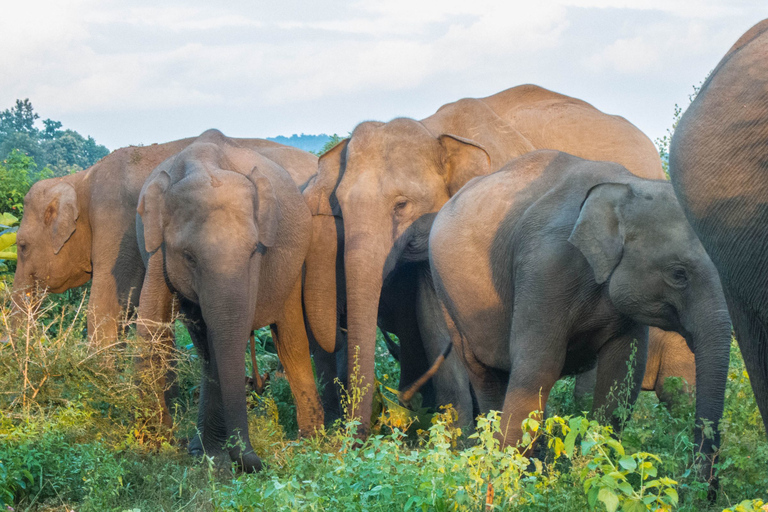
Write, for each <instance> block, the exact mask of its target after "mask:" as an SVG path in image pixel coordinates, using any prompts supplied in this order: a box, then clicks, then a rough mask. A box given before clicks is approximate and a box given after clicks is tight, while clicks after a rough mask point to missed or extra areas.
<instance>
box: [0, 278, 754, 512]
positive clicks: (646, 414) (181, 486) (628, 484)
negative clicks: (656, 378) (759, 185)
mask: <svg viewBox="0 0 768 512" xmlns="http://www.w3.org/2000/svg"><path fill="white" fill-rule="evenodd" d="M86 292H87V290H86V291H84V290H80V291H78V292H74V293H72V294H71V296H70V297H68V298H66V300H64V299H61V298H59V299H55V298H53V300H51V299H47V300H46V301H44V302H41V303H40V304H38V305H37V312H36V315H35V318H36V320H35V321H33V322H32V323H30V324H29V325H28V326H24V328H23V329H22V330H21V332H20V333H18V335H17V336H14V337H13V342H12V343H0V410H1V411H2V416H0V503H1V504H0V510H2V509H3V507H6V508H8V509H9V510H10V508H12V509H14V510H78V511H89V510H94V511H106V510H116V511H123V510H131V511H134V510H141V511H145V512H146V511H170V510H553V511H556V510H569V511H570V510H588V509H590V508H591V507H594V508H595V509H596V510H611V509H612V507H614V506H615V507H617V509H620V510H680V511H696V512H705V511H710V510H712V511H714V510H722V509H723V508H725V507H733V506H737V505H739V504H740V503H741V502H742V501H743V500H747V499H752V498H760V499H764V500H765V499H766V497H767V490H768V472H767V471H766V467H768V442H766V436H765V432H764V430H763V425H762V421H761V418H760V415H759V413H758V412H757V407H756V405H755V402H754V397H753V395H752V390H751V389H750V387H749V381H748V378H747V376H746V372H745V370H744V365H743V362H742V360H741V357H740V354H739V352H738V348H737V347H736V345H735V343H734V344H733V345H732V352H731V366H730V371H729V376H728V388H727V394H726V410H725V415H724V418H723V422H722V447H721V457H720V462H719V464H718V466H719V467H718V476H719V480H720V486H721V490H720V493H719V495H718V501H717V503H716V504H710V503H708V502H707V501H706V489H707V488H706V485H705V484H703V483H701V482H697V481H696V480H695V478H694V475H695V470H694V469H693V463H694V447H693V443H692V440H693V427H692V426H693V418H694V411H693V406H692V405H691V404H690V403H688V402H687V401H686V400H681V401H680V403H678V404H676V405H675V406H674V407H673V408H672V410H671V411H670V410H668V409H667V408H666V407H665V406H664V405H661V404H659V403H658V401H657V400H656V397H655V395H653V394H652V393H643V394H641V397H640V399H639V401H638V403H637V405H636V407H634V409H632V412H631V417H630V419H629V421H628V423H627V426H626V428H625V429H624V431H623V432H622V433H621V435H620V436H619V437H614V436H612V435H611V434H610V431H609V430H608V429H607V428H606V427H603V426H601V425H599V424H598V423H596V422H594V421H590V420H589V419H587V418H584V417H582V409H583V408H584V405H583V404H576V403H575V402H574V400H573V393H572V391H573V382H572V379H563V380H561V381H560V382H559V383H558V384H557V386H556V388H555V390H554V391H553V393H552V394H551V398H550V408H551V413H552V416H551V417H550V418H548V419H547V420H543V419H542V418H541V417H538V416H532V417H531V418H530V419H529V420H528V422H527V424H526V426H527V429H528V432H529V437H530V438H531V439H538V440H539V443H540V446H543V447H544V450H543V451H544V452H545V456H544V458H543V461H535V460H531V459H527V458H526V457H523V456H522V455H521V454H520V453H519V452H518V451H516V450H512V449H504V450H502V449H500V448H499V446H498V442H497V441H496V437H495V436H494V432H495V431H496V430H497V429H498V415H495V414H489V415H487V416H483V417H480V419H479V423H478V427H477V429H476V431H475V432H473V433H469V432H464V433H462V432H460V431H459V429H457V428H455V427H454V426H453V421H452V419H453V417H454V416H453V413H452V411H451V410H450V409H449V410H447V411H443V413H442V414H437V415H435V416H434V418H433V421H432V426H431V427H430V428H429V430H427V431H424V432H422V433H421V434H420V435H415V434H411V435H406V434H405V432H404V431H403V430H404V427H403V426H402V425H400V424H395V423H393V422H391V421H389V420H387V417H388V416H387V415H384V419H383V420H382V423H383V424H381V427H382V428H381V429H380V431H379V432H380V433H378V434H376V435H373V436H371V437H370V438H369V439H368V440H367V441H366V442H365V443H359V442H357V441H356V439H355V438H354V436H353V435H352V432H353V431H354V426H355V424H354V422H349V423H347V424H339V425H337V426H336V427H335V428H333V429H330V430H329V431H322V432H320V433H319V434H318V435H317V436H314V437H311V438H303V439H296V422H295V407H294V406H293V401H292V397H291V394H290V388H289V387H288V385H287V382H286V381H285V379H282V378H276V377H273V380H272V381H271V382H270V384H269V386H268V388H267V391H266V392H265V394H264V395H263V396H256V395H255V394H251V395H249V407H250V434H251V441H252V443H253V446H254V449H255V450H256V451H257V453H259V454H260V456H261V457H262V459H263V460H264V462H265V463H266V468H265V470H264V471H263V472H261V473H259V474H256V475H250V474H248V475H246V474H240V473H238V472H237V471H236V470H235V469H234V468H233V467H232V465H231V464H230V463H229V462H228V461H226V460H214V459H203V460H197V459H195V458H193V457H191V456H188V455H186V450H185V442H186V439H187V438H188V436H189V435H190V434H191V433H192V432H194V421H195V418H196V412H197V410H196V400H197V385H198V380H199V371H200V370H199V364H198V363H199V362H198V360H197V356H196V355H195V352H194V350H193V349H192V347H191V342H190V340H189V338H188V335H187V334H186V332H185V331H184V329H183V327H181V326H180V325H177V327H176V329H177V345H178V347H177V348H178V350H177V353H176V354H175V357H174V360H175V363H176V367H177V370H178V375H179V382H180V388H181V392H180V394H179V398H178V400H177V403H176V407H175V409H174V419H175V423H174V425H175V426H174V428H173V429H172V430H170V431H168V430H165V429H163V428H162V427H161V426H159V425H157V422H156V415H155V414H154V411H156V409H157V407H156V402H157V399H158V397H157V396H156V395H154V394H153V393H152V392H151V391H148V390H147V389H146V388H143V387H142V386H143V384H142V383H141V379H139V378H138V377H139V374H140V370H138V369H137V365H136V364H135V360H136V357H137V356H139V355H141V354H142V353H143V352H142V351H143V350H146V349H147V347H143V346H142V345H141V343H138V342H137V341H136V340H135V339H134V338H133V336H132V335H131V334H130V333H129V334H128V335H126V337H125V339H124V342H123V343H120V344H116V345H114V346H112V347H110V348H109V349H107V350H103V351H100V352H95V353H94V351H92V350H91V349H90V347H89V346H88V344H87V342H86V341H85V340H84V339H83V330H84V326H85V320H84V318H83V312H84V311H83V309H84V306H81V304H84V301H85V295H84V294H86ZM4 293H5V295H3V296H2V297H0V323H1V322H3V320H4V319H6V318H7V315H8V305H9V303H8V296H7V292H4ZM259 334H260V336H259V338H260V341H261V343H259V344H257V359H258V364H259V366H260V367H261V368H260V369H261V371H262V372H264V371H265V370H267V369H270V370H272V371H274V370H275V369H276V366H277V360H276V358H275V357H274V355H273V354H271V353H269V352H268V351H267V350H265V347H267V346H268V345H269V336H268V333H267V332H266V331H262V332H260V333H259ZM384 350H385V349H383V348H382V347H379V350H378V352H377V354H378V356H379V360H380V363H379V365H378V367H377V376H378V379H379V381H380V382H382V383H383V384H385V385H387V386H390V387H396V383H397V375H398V368H397V365H396V364H395V363H394V362H393V360H392V359H391V358H390V357H389V355H388V354H387V353H386V352H385V351H384ZM667 385H670V386H679V385H680V383H679V382H677V383H676V382H674V381H673V380H672V381H670V382H668V384H667ZM352 395H353V396H354V393H353V394H352ZM651 473H652V474H651ZM673 496H674V497H675V499H673ZM646 502H647V503H646ZM640 506H642V507H643V508H637V507H640ZM741 506H742V507H744V508H743V510H750V508H749V507H753V508H754V503H753V502H748V503H745V504H744V505H741ZM755 510H758V509H755Z"/></svg>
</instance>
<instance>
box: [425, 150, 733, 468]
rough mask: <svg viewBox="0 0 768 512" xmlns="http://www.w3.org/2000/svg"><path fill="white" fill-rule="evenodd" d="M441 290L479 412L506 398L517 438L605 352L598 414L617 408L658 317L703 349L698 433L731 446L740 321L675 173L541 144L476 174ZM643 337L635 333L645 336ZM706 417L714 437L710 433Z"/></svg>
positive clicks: (465, 195)
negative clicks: (731, 365)
mask: <svg viewBox="0 0 768 512" xmlns="http://www.w3.org/2000/svg"><path fill="white" fill-rule="evenodd" d="M429 256H430V264H431V267H432V274H433V278H434V282H435V289H436V291H437V295H438V297H439V299H440V301H441V304H442V305H443V308H444V310H445V311H446V312H447V313H446V314H447V317H448V318H449V319H450V322H452V324H453V326H452V333H453V334H452V340H453V347H454V350H455V351H457V352H458V353H459V354H460V357H461V359H462V361H463V362H464V364H465V366H466V367H467V369H468V371H469V375H470V380H471V381H472V387H473V389H474V391H475V394H476V396H477V400H478V404H479V406H480V410H481V412H487V411H489V410H491V409H497V410H498V409H501V410H502V411H503V412H502V417H501V432H502V438H503V442H504V443H505V444H512V445H515V444H516V443H517V442H518V441H519V440H520V439H521V438H522V434H523V432H522V430H521V424H522V422H523V420H524V419H525V418H526V417H528V415H529V414H530V413H531V412H532V411H535V410H537V409H539V408H540V406H542V405H546V402H547V398H548V396H549V392H550V390H551V388H552V386H553V385H554V383H555V381H556V380H557V379H559V378H560V377H561V376H564V375H572V374H574V373H578V372H580V371H582V370H583V369H584V368H585V367H586V368H588V367H591V366H592V365H594V364H595V361H596V362H597V384H596V386H595V399H594V403H593V410H594V411H604V413H605V414H606V415H607V417H608V418H610V419H611V420H612V422H613V423H614V426H616V427H619V426H621V422H620V421H619V420H618V419H617V418H615V417H614V416H613V414H612V413H613V411H614V410H615V409H616V407H617V406H618V405H619V401H620V399H621V394H620V393H612V392H611V388H613V387H614V386H616V385H620V384H621V383H623V382H624V381H625V378H626V376H627V366H626V362H627V361H628V360H629V359H630V356H631V354H632V353H633V348H634V347H636V352H635V362H636V368H637V370H636V371H635V372H634V373H633V379H632V381H631V385H630V389H629V401H630V403H633V402H634V400H635V399H636V398H637V394H638V392H639V390H640V385H641V383H642V380H643V369H644V368H645V365H646V359H647V355H648V348H647V347H648V328H647V326H648V325H654V326H656V327H659V328H662V329H665V330H670V331H675V332H677V333H679V334H680V335H682V336H684V337H685V339H686V341H687V343H688V345H689V346H690V347H692V349H693V351H694V353H695V357H696V382H697V387H696V416H697V418H698V421H697V422H696V429H695V437H696V441H695V444H696V446H698V447H701V451H702V453H703V454H705V455H706V456H707V461H706V462H705V463H704V465H703V467H704V471H703V473H704V476H706V477H707V478H709V477H711V473H710V470H711V457H712V456H713V451H714V449H713V447H714V446H719V444H720V443H719V434H718V432H717V426H718V422H719V420H720V417H721V416H722V413H723V403H724V395H725V383H726V378H727V371H728V358H729V349H730V337H731V333H730V321H729V318H728V313H727V311H726V310H725V299H724V296H723V292H722V288H721V286H720V279H719V277H718V275H717V271H716V270H715V267H714V265H713V264H712V262H711V260H710V259H709V257H708V256H707V253H706V252H705V251H704V248H703V247H702V245H701V243H700V242H699V241H698V239H697V238H696V234H695V233H694V232H693V230H692V229H691V226H690V225H689V224H688V221H687V220H686V218H685V216H684V214H683V211H682V209H681V208H680V205H679V203H678V201H677V198H676V197H675V195H674V191H673V190H672V185H671V184H670V183H669V182H666V181H664V180H646V179H642V178H638V177H637V176H635V175H633V174H631V173H629V172H628V171H627V170H626V169H625V168H624V167H622V166H620V165H618V164H616V163H613V162H595V161H590V160H583V159H580V158H577V157H575V156H572V155H569V154H566V153H561V152H557V151H549V150H543V151H536V152H533V153H530V154H527V155H524V156H522V157H520V158H518V159H516V160H513V161H512V162H510V163H509V164H508V165H506V166H505V167H503V168H502V169H501V170H500V171H498V172H496V173H494V174H492V175H490V176H485V177H482V178H478V179H476V180H473V181H472V182H471V183H469V184H468V185H467V186H465V187H464V188H463V189H462V190H461V191H460V192H459V193H458V194H456V195H455V196H454V197H453V198H451V200H450V201H448V203H446V204H445V206H443V208H442V209H441V210H440V213H438V215H437V217H436V219H435V221H434V224H433V227H432V231H431V233H430V238H429ZM633 341H634V342H636V344H635V343H634V342H633ZM702 420H703V421H706V422H710V423H711V425H712V427H713V429H714V437H713V438H708V439H705V438H704V436H703V432H702Z"/></svg>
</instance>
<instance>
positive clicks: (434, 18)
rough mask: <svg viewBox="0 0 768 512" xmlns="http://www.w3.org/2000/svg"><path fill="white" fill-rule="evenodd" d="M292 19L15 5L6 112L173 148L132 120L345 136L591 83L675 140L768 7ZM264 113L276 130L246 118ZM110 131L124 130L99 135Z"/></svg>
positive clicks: (85, 1) (740, 4)
mask: <svg viewBox="0 0 768 512" xmlns="http://www.w3.org/2000/svg"><path fill="white" fill-rule="evenodd" d="M288 3H290V2H288ZM291 5H293V4H291ZM289 7H291V6H286V5H283V4H282V3H259V4H258V7H254V5H253V4H251V3H245V4H244V6H242V7H237V6H235V5H233V4H231V3H227V4H226V5H221V4H215V5H213V4H204V3H202V2H201V3H199V4H193V5H190V3H189V2H179V1H178V0H176V1H173V0H171V1H168V2H164V3H163V4H161V5H157V4H154V3H150V2H149V1H147V0H140V1H137V2H133V3H131V4H129V5H126V4H125V3H124V2H120V1H118V0H112V1H109V2H104V1H97V0H71V1H68V2H60V1H59V0H28V1H26V2H24V3H21V2H13V3H11V5H10V6H4V12H3V14H4V15H3V17H1V18H0V48H2V51H0V69H4V70H11V71H10V72H5V73H3V74H0V109H2V108H7V107H8V106H10V105H12V103H13V101H14V100H15V99H16V98H25V97H29V98H31V100H32V101H33V104H34V105H35V107H36V108H37V110H38V111H40V113H41V114H42V115H43V116H44V117H53V118H57V116H65V117H66V116H72V117H76V118H77V119H79V120H82V121H83V122H85V123H86V124H89V125H91V126H94V127H96V126H98V127H99V129H102V130H107V131H106V132H104V131H102V132H101V133H99V132H93V133H92V135H93V136H94V137H96V139H97V140H105V141H108V142H109V143H110V144H111V145H112V146H116V145H121V144H124V143H127V142H152V139H151V138H150V139H144V140H140V141H137V140H135V138H131V137H135V135H130V137H129V136H128V135H125V134H127V133H131V134H135V133H144V132H142V130H146V133H148V134H150V135H147V137H153V138H155V139H166V138H167V136H165V135H163V134H158V133H156V132H153V131H152V130H153V129H154V126H148V127H144V126H141V125H130V123H136V122H137V121H135V120H133V119H135V118H136V116H135V113H136V112H144V113H145V115H143V116H140V117H141V119H142V120H143V122H146V120H147V119H154V118H164V117H163V116H165V118H164V119H166V120H167V121H168V122H169V123H170V122H172V120H168V119H167V116H168V112H170V111H174V112H179V111H184V112H185V115H184V116H182V117H183V118H180V120H179V121H178V123H180V124H179V125H178V127H177V131H183V130H184V129H186V125H185V124H182V123H189V120H190V119H196V120H197V121H196V122H197V123H198V124H203V125H209V122H208V118H207V117H206V116H209V115H210V112H211V111H212V109H215V111H216V112H218V113H221V116H220V117H219V118H217V119H224V121H225V122H230V120H231V123H232V125H233V126H241V127H242V129H248V130H250V131H252V132H253V133H262V134H270V133H271V134H276V132H275V131H276V130H286V129H289V130H290V129H292V130H294V131H296V132H301V131H306V130H305V127H307V129H309V128H308V126H309V125H307V124H303V123H310V122H312V123H313V124H312V126H317V127H319V128H317V129H322V130H326V131H344V130H345V129H351V128H352V126H353V125H354V123H355V122H356V121H359V120H362V119H367V118H370V117H371V116H372V115H373V114H372V110H374V111H375V112H376V113H379V115H383V116H388V117H387V118H391V117H394V116H396V115H408V114H409V111H404V107H403V105H410V106H411V107H412V106H413V105H422V106H423V105H426V106H423V107H419V109H420V110H419V111H426V112H428V111H430V110H429V109H434V108H436V107H437V106H438V105H439V102H438V98H439V99H440V101H442V100H443V99H445V101H449V100H451V99H456V98H454V97H452V96H451V94H454V95H455V94H456V93H455V92H451V91H461V92H460V94H467V95H475V96H477V95H482V94H486V93H491V92H493V90H489V88H490V87H499V88H503V87H507V86H512V85H516V84H518V83H526V82H539V83H543V84H545V85H547V84H555V85H556V86H557V87H559V88H560V92H564V93H566V94H567V93H572V94H576V92H571V90H574V91H575V90H581V91H582V94H584V90H585V89H584V88H583V87H584V86H585V85H584V84H586V85H589V84H590V83H594V87H593V88H592V89H588V90H587V94H592V95H593V97H592V101H596V99H595V98H597V99H598V100H602V99H603V97H605V103H606V104H608V105H617V106H618V107H619V108H616V110H618V112H617V113H620V114H622V115H625V116H626V117H628V118H630V119H634V117H635V116H636V117H638V118H643V116H645V117H646V118H647V117H648V112H649V111H651V110H653V109H657V112H658V114H656V116H657V117H658V118H659V119H660V121H659V124H658V126H662V123H664V126H666V123H667V120H668V117H669V115H668V113H669V110H670V109H671V105H672V104H673V103H674V102H675V101H679V100H678V99H677V98H678V97H679V96H681V95H682V94H683V92H682V91H684V92H686V93H687V92H688V90H689V87H690V84H691V83H697V82H698V79H699V78H698V77H699V76H703V74H705V73H706V71H707V70H708V69H711V68H712V67H714V65H715V64H716V62H717V60H719V58H720V56H721V55H722V54H723V53H724V52H725V51H726V50H727V48H728V47H729V46H730V44H732V43H733V41H735V39H736V38H737V37H738V36H739V35H740V34H741V33H743V32H744V31H745V30H746V29H747V28H748V27H749V26H750V25H751V24H753V23H754V22H757V21H758V20H759V18H761V17H765V16H768V5H765V3H764V2H763V0H738V1H731V2H721V1H717V0H672V1H670V0H551V1H540V2H535V3H534V2H510V1H508V0H473V1H472V2H467V1H466V0H440V1H437V0H428V1H414V0H390V1H387V2H381V1H380V0H358V1H352V2H346V3H345V4H344V5H343V6H337V5H333V6H329V8H328V9H326V10H317V12H315V13H314V15H313V16H312V17H309V16H307V15H303V14H301V13H302V12H303V11H301V10H299V9H298V8H297V7H296V6H293V7H292V8H289ZM291 9H293V10H291ZM606 19H607V20H611V21H610V22H605V21H601V22H600V23H601V24H599V25H596V24H595V23H597V22H594V21H592V20H606ZM617 20H618V23H616V21H617ZM638 78H642V79H643V80H644V81H646V82H649V83H652V82H655V81H662V80H663V81H664V83H665V84H670V85H669V87H668V89H669V92H666V91H661V92H659V96H658V97H654V98H651V99H649V98H648V97H645V96H641V93H639V92H638V91H637V90H636V89H637V87H636V86H637V81H638ZM603 82H610V83H611V86H610V87H604V88H600V84H601V83H603ZM579 84H582V89H578V87H577V86H578V85H579ZM571 88H573V89H571ZM643 102H644V103H645V104H644V105H641V103H643ZM649 102H650V103H652V104H649ZM342 103H343V104H344V105H345V108H343V109H339V108H338V105H339V104H342ZM326 105H328V106H326ZM635 105H637V106H635ZM625 106H626V110H625V109H624V108H625ZM633 109H637V111H635V110H633ZM260 110H263V111H268V112H272V113H274V112H280V113H281V115H279V116H275V115H272V116H254V115H252V113H253V112H258V111H260ZM249 114H250V115H249ZM105 117H108V118H110V119H114V120H115V123H110V124H109V125H108V126H107V128H104V126H105V124H106V123H104V122H103V120H102V118H105ZM254 117H256V118H258V121H257V122H258V123H261V124H254V123H256V121H252V120H253V119H254ZM120 119H126V121H125V123H122V124H121V123H120V122H119V120H120ZM245 119H247V121H246V120H245ZM323 119H333V121H332V122H333V123H340V122H341V123H344V125H342V126H338V124H336V125H333V126H331V125H327V126H326V127H323V126H324V125H323ZM128 120H132V121H128ZM310 120H313V121H310ZM270 122H271V123H273V124H269V123H270ZM329 122H330V121H329ZM238 123H239V124H238ZM246 123H249V124H246ZM648 126H651V124H650V123H649V124H648V125H647V126H646V127H645V129H646V130H649V131H654V130H656V131H661V129H659V128H657V127H656V126H655V125H654V126H651V127H650V128H649V127H648ZM285 127H292V128H285ZM74 128H76V129H81V128H78V127H76V126H75V127H74ZM222 128H226V127H222ZM82 129H83V130H85V131H87V130H88V127H87V126H86V127H85V128H82ZM313 129H314V128H313ZM652 135H653V134H652Z"/></svg>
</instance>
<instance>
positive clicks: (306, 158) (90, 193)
mask: <svg viewBox="0 0 768 512" xmlns="http://www.w3.org/2000/svg"><path fill="white" fill-rule="evenodd" d="M193 140H194V138H187V139H181V140H177V141H173V142H167V143H164V144H152V145H149V146H130V147H126V148H121V149H118V150H116V151H113V152H112V153H111V154H109V155H108V156H106V157H104V158H103V159H101V160H100V161H99V162H97V163H96V164H94V165H93V166H92V167H90V168H88V169H85V170H83V171H79V172H77V173H75V174H72V175H69V176H65V177H62V178H51V179H46V180H42V181H39V182H37V183H35V184H34V185H32V187H31V188H30V190H29V192H28V193H27V195H26V197H25V198H24V217H23V218H22V221H21V225H20V226H19V231H18V233H17V247H18V263H17V266H16V275H15V278H14V284H13V292H12V294H13V295H12V298H13V303H14V304H15V305H16V307H15V308H14V309H15V310H16V315H14V318H17V317H18V314H19V309H20V307H21V306H22V305H23V303H24V299H25V295H26V294H27V293H31V292H34V291H36V290H37V289H38V288H43V289H47V290H48V291H49V292H51V293H63V292H65V291H66V290H69V289H70V288H74V287H77V286H81V285H83V284H85V283H87V282H88V281H90V280H92V284H91V293H90V300H89V303H88V338H89V340H90V341H91V343H92V344H94V345H96V346H105V345H107V344H109V343H111V342H114V341H115V340H116V338H117V335H118V331H119V329H118V326H119V324H120V319H121V317H122V311H123V310H125V309H126V308H128V309H130V310H134V309H135V308H136V306H137V305H138V299H139V293H140V291H141V285H142V282H143V279H144V264H143V262H142V259H141V254H140V253H139V251H138V246H137V243H136V204H137V203H138V199H139V193H140V192H141V187H142V186H143V185H144V181H145V180H146V178H147V176H149V174H150V172H152V170H153V169H154V168H155V167H157V166H158V165H159V164H160V163H161V162H163V161H164V160H165V159H166V158H168V157H170V156H172V155H175V154H176V153H178V152H179V151H181V150H182V149H184V148H186V147H187V146H188V145H189V144H191V143H192V141H193ZM236 140H237V141H238V142H239V143H240V144H242V145H245V146H247V147H250V148H253V149H258V150H259V151H261V152H262V153H263V154H265V155H266V156H268V157H269V158H270V159H272V160H274V161H276V162H278V163H279V164H280V165H283V166H284V167H285V168H287V169H289V172H292V173H293V176H294V179H295V181H296V182H297V184H300V185H304V184H306V182H307V180H308V179H309V178H310V177H311V176H313V175H314V174H315V172H316V171H317V157H315V156H314V155H312V154H310V153H307V152H305V151H301V150H299V149H295V148H290V147H287V146H283V145H281V144H278V143H276V142H271V141H268V140H264V139H236Z"/></svg>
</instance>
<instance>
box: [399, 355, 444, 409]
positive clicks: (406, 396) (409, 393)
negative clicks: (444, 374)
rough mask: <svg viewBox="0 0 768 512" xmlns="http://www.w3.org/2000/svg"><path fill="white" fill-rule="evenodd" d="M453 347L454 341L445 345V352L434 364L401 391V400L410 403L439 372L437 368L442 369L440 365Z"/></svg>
mask: <svg viewBox="0 0 768 512" xmlns="http://www.w3.org/2000/svg"><path fill="white" fill-rule="evenodd" d="M451 349H453V343H450V342H449V343H447V344H446V346H445V349H443V353H442V354H440V355H439V356H437V359H435V362H434V363H432V366H431V367H430V368H429V370H427V371H426V372H424V375H422V376H421V377H419V378H418V379H416V381H415V382H414V383H413V384H411V385H410V386H408V389H406V390H405V391H403V392H402V393H400V401H401V402H403V403H406V404H407V403H408V402H410V401H411V400H412V399H413V396H414V395H415V394H416V392H417V391H418V390H419V389H421V387H422V386H423V385H424V384H426V383H427V381H428V380H429V379H431V378H432V376H433V375H434V374H435V373H437V370H439V369H440V365H442V364H443V361H445V358H446V357H448V354H450V353H451Z"/></svg>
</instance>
